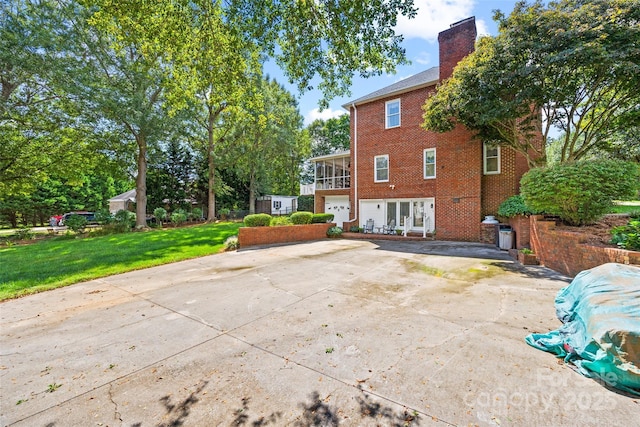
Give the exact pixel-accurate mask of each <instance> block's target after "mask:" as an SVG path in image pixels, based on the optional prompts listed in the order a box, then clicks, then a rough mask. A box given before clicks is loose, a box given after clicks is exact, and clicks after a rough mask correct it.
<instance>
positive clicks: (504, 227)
mask: <svg viewBox="0 0 640 427" xmlns="http://www.w3.org/2000/svg"><path fill="white" fill-rule="evenodd" d="M501 231H512V229H511V226H510V225H509V224H499V223H498V224H496V229H495V239H494V242H495V245H496V248H498V249H501V248H500V232H501Z"/></svg>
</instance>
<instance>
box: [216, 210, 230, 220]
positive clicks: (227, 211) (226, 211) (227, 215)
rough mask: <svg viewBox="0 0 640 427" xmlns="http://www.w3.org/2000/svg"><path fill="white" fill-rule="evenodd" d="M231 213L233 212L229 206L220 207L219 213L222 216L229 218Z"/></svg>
mask: <svg viewBox="0 0 640 427" xmlns="http://www.w3.org/2000/svg"><path fill="white" fill-rule="evenodd" d="M230 213H231V210H229V209H227V208H222V209H218V215H220V218H222V219H226V218H228V217H229V214H230Z"/></svg>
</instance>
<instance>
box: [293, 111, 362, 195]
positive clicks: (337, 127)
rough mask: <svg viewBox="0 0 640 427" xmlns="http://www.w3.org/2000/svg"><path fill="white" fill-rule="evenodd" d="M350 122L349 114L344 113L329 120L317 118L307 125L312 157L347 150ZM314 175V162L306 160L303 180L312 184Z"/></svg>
mask: <svg viewBox="0 0 640 427" xmlns="http://www.w3.org/2000/svg"><path fill="white" fill-rule="evenodd" d="M349 123H350V120H349V115H348V114H343V115H341V116H339V117H333V118H330V119H327V120H322V119H316V120H314V121H313V122H312V123H311V124H310V125H309V126H307V132H308V133H309V138H310V139H311V157H318V156H324V155H327V154H333V153H339V152H341V151H347V150H348V149H349V144H350V133H349V132H350V127H349V126H350V125H349ZM314 176H315V172H314V166H313V164H311V163H310V162H306V164H305V166H304V170H303V173H302V179H301V182H303V183H305V184H311V183H312V182H313V179H314Z"/></svg>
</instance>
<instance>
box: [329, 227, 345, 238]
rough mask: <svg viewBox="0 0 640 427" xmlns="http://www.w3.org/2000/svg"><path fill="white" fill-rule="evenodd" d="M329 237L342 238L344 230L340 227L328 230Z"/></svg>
mask: <svg viewBox="0 0 640 427" xmlns="http://www.w3.org/2000/svg"><path fill="white" fill-rule="evenodd" d="M327 236H328V237H340V236H342V228H340V227H331V228H329V229H328V230H327Z"/></svg>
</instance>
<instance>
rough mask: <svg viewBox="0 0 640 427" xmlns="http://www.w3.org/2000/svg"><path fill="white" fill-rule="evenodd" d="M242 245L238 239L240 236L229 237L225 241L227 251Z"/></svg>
mask: <svg viewBox="0 0 640 427" xmlns="http://www.w3.org/2000/svg"><path fill="white" fill-rule="evenodd" d="M239 247H240V241H239V240H238V236H231V237H228V238H227V240H225V241H224V250H225V251H235V250H238V248H239Z"/></svg>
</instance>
